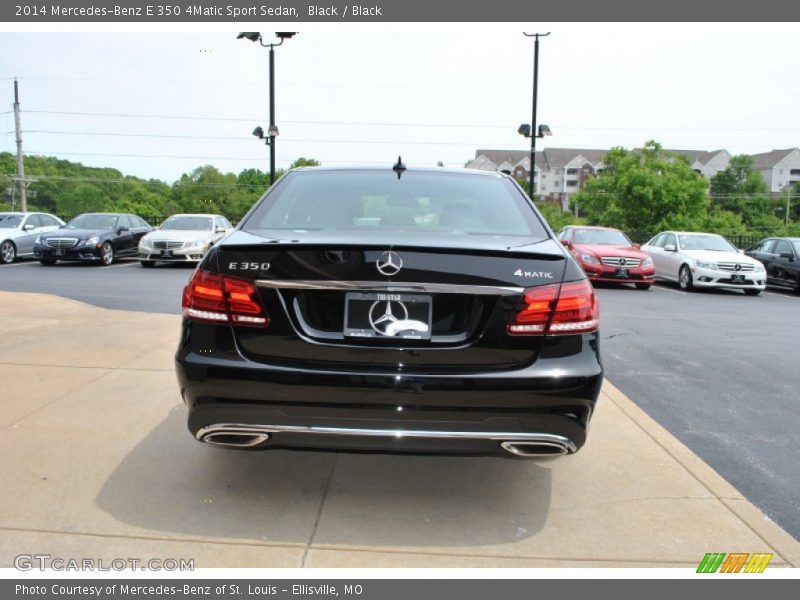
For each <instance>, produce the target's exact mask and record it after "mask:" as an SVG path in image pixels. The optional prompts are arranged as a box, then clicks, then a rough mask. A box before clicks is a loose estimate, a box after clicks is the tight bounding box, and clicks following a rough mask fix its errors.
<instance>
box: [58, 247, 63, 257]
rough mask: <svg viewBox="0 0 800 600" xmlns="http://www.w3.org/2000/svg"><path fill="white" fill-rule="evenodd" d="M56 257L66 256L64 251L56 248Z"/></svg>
mask: <svg viewBox="0 0 800 600" xmlns="http://www.w3.org/2000/svg"><path fill="white" fill-rule="evenodd" d="M56 256H64V249H63V248H56Z"/></svg>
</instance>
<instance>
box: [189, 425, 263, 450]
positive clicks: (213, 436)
mask: <svg viewBox="0 0 800 600" xmlns="http://www.w3.org/2000/svg"><path fill="white" fill-rule="evenodd" d="M196 437H197V439H198V440H200V441H201V442H203V443H205V444H211V445H213V446H224V447H226V448H255V447H256V446H260V445H261V444H263V443H264V442H266V441H267V440H268V439H269V434H268V433H264V432H263V431H258V430H253V429H250V430H248V429H238V428H227V427H213V428H211V427H209V428H203V429H200V430H199V431H198V432H197V436H196Z"/></svg>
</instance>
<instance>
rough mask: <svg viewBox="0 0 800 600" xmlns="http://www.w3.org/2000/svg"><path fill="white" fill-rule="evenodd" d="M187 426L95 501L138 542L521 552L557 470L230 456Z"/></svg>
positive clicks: (445, 460) (389, 459)
mask: <svg viewBox="0 0 800 600" xmlns="http://www.w3.org/2000/svg"><path fill="white" fill-rule="evenodd" d="M185 417H186V415H185V411H184V410H183V408H182V407H178V408H176V409H174V410H173V411H171V412H170V414H169V416H168V417H167V418H166V419H165V420H164V421H162V422H161V423H160V424H159V425H158V426H156V427H155V428H154V429H153V430H152V431H151V432H150V433H149V434H148V435H147V436H146V437H144V438H143V439H142V440H141V441H140V442H139V443H138V444H137V445H136V446H135V447H134V448H133V449H132V450H131V451H130V452H129V453H128V454H127V455H126V456H125V458H124V459H123V460H122V461H121V462H120V463H119V465H118V466H117V467H116V468H115V469H114V471H113V472H112V473H111V475H110V477H109V478H108V479H107V480H106V482H105V483H104V484H103V486H102V488H101V489H100V491H99V493H98V495H97V497H96V502H97V506H98V507H99V508H100V509H101V510H103V511H105V512H107V513H109V514H110V515H111V516H112V517H113V518H115V519H116V520H118V521H120V522H122V523H125V524H127V525H129V526H133V527H134V528H135V531H136V533H138V534H145V533H146V532H150V533H153V532H156V533H158V534H159V535H166V537H173V536H174V537H180V538H186V537H198V538H223V539H236V540H254V541H258V542H262V543H263V542H268V543H274V544H298V543H299V544H305V543H307V542H308V541H309V539H310V538H311V537H312V535H314V541H315V542H316V543H325V544H349V545H359V546H398V545H411V546H428V545H448V546H469V545H487V544H503V543H508V542H512V541H519V540H520V539H521V538H524V537H528V536H531V535H533V534H534V533H536V532H537V531H539V530H540V529H541V528H542V527H543V526H544V524H545V522H546V520H547V515H548V512H549V508H550V495H551V476H550V468H551V465H553V464H554V463H550V462H546V463H541V464H539V463H535V462H530V461H524V460H512V459H500V458H483V457H441V456H399V455H385V454H372V455H364V454H346V453H334V452H290V451H285V450H274V451H264V452H258V451H256V452H248V451H240V450H229V449H224V448H215V447H212V446H206V445H202V444H199V443H198V442H196V441H194V440H193V439H192V438H191V435H190V434H189V432H188V431H187V430H186V424H185V423H186V421H185ZM323 497H324V502H323V504H322V509H321V511H320V502H321V501H322V500H323ZM170 534H172V535H170Z"/></svg>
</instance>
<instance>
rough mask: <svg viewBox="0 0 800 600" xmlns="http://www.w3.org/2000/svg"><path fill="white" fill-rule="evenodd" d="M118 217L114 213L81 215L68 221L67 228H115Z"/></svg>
mask: <svg viewBox="0 0 800 600" xmlns="http://www.w3.org/2000/svg"><path fill="white" fill-rule="evenodd" d="M116 226H117V217H115V216H113V215H80V216H79V217H75V218H74V219H72V221H70V222H69V223H67V226H66V229H115V228H116Z"/></svg>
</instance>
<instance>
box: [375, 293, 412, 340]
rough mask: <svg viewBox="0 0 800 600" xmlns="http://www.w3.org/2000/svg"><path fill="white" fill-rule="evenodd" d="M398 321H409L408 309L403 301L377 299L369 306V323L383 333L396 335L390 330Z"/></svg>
mask: <svg viewBox="0 0 800 600" xmlns="http://www.w3.org/2000/svg"><path fill="white" fill-rule="evenodd" d="M398 321H408V309H407V308H406V305H405V304H403V303H402V302H396V301H395V302H392V301H390V300H376V301H375V302H373V303H372V306H370V307H369V324H370V325H371V326H372V328H373V329H374V330H375V331H377V332H378V333H380V334H381V335H395V334H396V332H394V331H390V330H391V329H393V328H392V327H391V326H392V325H393V324H394V323H397V322H398Z"/></svg>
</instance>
